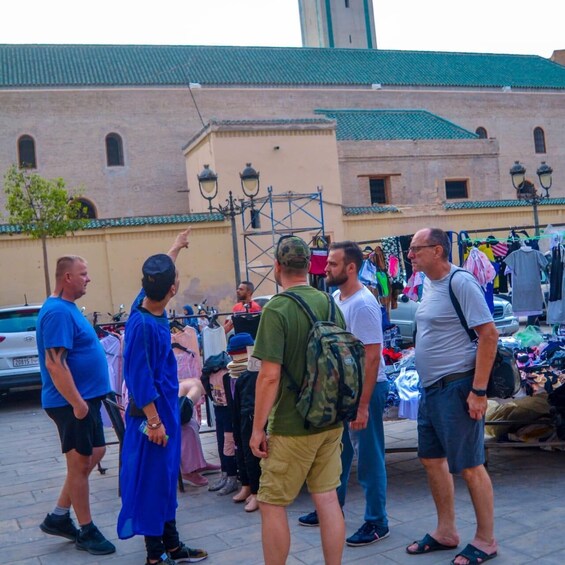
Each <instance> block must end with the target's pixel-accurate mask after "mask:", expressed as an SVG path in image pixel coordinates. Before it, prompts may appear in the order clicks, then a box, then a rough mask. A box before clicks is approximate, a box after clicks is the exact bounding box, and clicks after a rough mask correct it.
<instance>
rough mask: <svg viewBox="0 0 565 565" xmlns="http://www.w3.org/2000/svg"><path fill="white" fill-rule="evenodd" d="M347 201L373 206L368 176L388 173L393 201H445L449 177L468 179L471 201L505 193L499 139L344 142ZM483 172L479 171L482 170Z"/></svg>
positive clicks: (342, 170)
mask: <svg viewBox="0 0 565 565" xmlns="http://www.w3.org/2000/svg"><path fill="white" fill-rule="evenodd" d="M339 162H340V177H341V183H342V187H343V195H344V202H343V203H344V205H345V206H369V205H370V204H371V200H370V193H369V178H370V177H375V176H384V177H388V178H389V182H390V190H389V202H388V203H389V204H392V205H395V206H398V205H403V206H416V207H417V208H420V207H421V206H429V205H435V204H439V203H442V202H444V201H446V196H445V181H446V180H453V179H457V180H465V179H466V180H468V185H467V187H468V193H469V200H498V199H499V198H500V197H501V187H500V185H499V182H498V179H499V176H500V175H499V170H498V143H497V142H496V140H494V139H481V140H449V141H447V140H414V141H372V142H369V141H363V142H352V141H348V142H341V143H340V144H339ZM477 171H480V174H477Z"/></svg>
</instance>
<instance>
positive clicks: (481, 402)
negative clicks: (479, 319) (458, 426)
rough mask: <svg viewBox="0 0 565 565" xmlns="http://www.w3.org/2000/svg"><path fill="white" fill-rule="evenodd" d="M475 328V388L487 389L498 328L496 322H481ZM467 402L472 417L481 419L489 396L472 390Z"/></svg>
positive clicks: (494, 354)
mask: <svg viewBox="0 0 565 565" xmlns="http://www.w3.org/2000/svg"><path fill="white" fill-rule="evenodd" d="M473 329H474V330H475V331H476V332H477V335H478V336H479V342H478V346H477V361H476V364H475V377H474V379H473V388H476V389H479V390H485V389H486V388H487V386H488V381H489V377H490V372H491V369H492V365H493V363H494V358H495V356H496V347H497V344H498V330H497V329H496V326H495V325H494V322H488V323H486V324H481V325H480V326H477V327H475V328H473ZM467 404H468V406H469V415H470V416H471V418H473V419H474V420H480V419H481V418H482V417H483V416H484V415H485V412H486V410H487V397H486V396H477V395H476V394H473V393H472V392H470V393H469V396H468V397H467Z"/></svg>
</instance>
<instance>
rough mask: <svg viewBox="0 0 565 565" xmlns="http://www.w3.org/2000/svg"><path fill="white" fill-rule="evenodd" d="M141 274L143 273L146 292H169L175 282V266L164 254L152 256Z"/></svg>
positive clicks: (147, 260)
mask: <svg viewBox="0 0 565 565" xmlns="http://www.w3.org/2000/svg"><path fill="white" fill-rule="evenodd" d="M141 272H142V273H143V280H142V281H141V283H142V286H143V288H144V289H145V291H146V292H147V291H150V292H151V291H153V292H157V293H159V291H162V292H167V291H168V290H169V288H170V287H171V285H172V284H174V282H175V274H176V269H175V264H174V262H173V260H172V259H171V258H170V257H169V256H168V255H165V254H164V253H158V254H157V255H151V257H149V258H148V259H146V260H145V263H143V267H142V268H141Z"/></svg>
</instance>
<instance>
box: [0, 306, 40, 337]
mask: <svg viewBox="0 0 565 565" xmlns="http://www.w3.org/2000/svg"><path fill="white" fill-rule="evenodd" d="M38 314H39V310H10V311H8V312H0V333H15V332H34V331H35V327H36V325H37V316H38Z"/></svg>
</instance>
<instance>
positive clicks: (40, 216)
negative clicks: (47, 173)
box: [4, 165, 84, 239]
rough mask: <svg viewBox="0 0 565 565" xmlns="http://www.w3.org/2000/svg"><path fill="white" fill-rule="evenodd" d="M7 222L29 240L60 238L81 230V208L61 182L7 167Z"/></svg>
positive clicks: (5, 185) (5, 180)
mask: <svg viewBox="0 0 565 565" xmlns="http://www.w3.org/2000/svg"><path fill="white" fill-rule="evenodd" d="M4 192H5V193H6V210H7V211H8V214H9V216H8V222H9V223H10V224H11V225H15V226H18V227H19V228H20V230H21V231H22V232H23V233H25V234H27V235H29V236H30V237H32V238H33V239H41V238H45V237H62V236H64V235H66V234H67V233H68V232H72V231H75V230H77V229H80V228H81V227H83V223H84V220H83V219H82V218H81V216H82V215H83V212H84V211H83V206H82V205H81V203H80V201H78V200H77V199H76V197H77V196H78V195H77V194H73V195H70V194H69V193H68V192H67V190H66V188H65V181H64V180H63V179H62V178H57V179H53V180H49V179H45V178H43V177H42V176H40V175H38V174H36V173H31V172H29V171H26V170H21V169H18V168H17V167H16V166H15V165H13V166H11V167H10V168H9V169H8V171H7V173H6V175H5V176H4Z"/></svg>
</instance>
